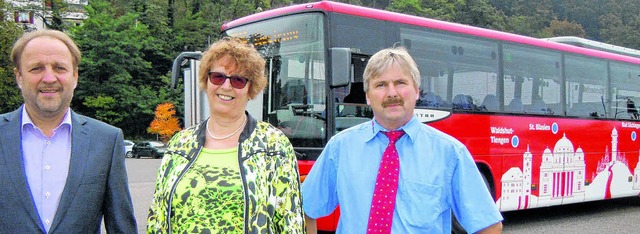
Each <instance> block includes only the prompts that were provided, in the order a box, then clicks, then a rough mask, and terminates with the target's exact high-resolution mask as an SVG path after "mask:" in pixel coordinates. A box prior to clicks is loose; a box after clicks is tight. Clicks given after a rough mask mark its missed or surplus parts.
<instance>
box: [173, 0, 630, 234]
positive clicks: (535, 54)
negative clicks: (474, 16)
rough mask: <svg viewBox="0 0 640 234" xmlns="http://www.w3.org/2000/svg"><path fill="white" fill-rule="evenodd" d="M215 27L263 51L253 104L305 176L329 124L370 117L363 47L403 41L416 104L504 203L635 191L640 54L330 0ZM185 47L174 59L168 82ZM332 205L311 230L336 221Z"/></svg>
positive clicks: (517, 206)
mask: <svg viewBox="0 0 640 234" xmlns="http://www.w3.org/2000/svg"><path fill="white" fill-rule="evenodd" d="M222 31H223V35H224V36H227V35H228V36H235V37H243V38H245V39H246V40H247V41H248V42H250V43H253V44H254V45H255V46H256V48H257V49H258V50H259V51H260V53H261V54H262V55H263V56H264V58H265V59H266V61H267V65H266V66H267V78H268V80H269V85H268V88H267V89H266V90H265V92H264V93H262V94H261V95H259V96H258V98H256V99H255V100H252V101H251V102H250V104H249V109H250V110H249V112H250V113H251V114H252V115H253V116H255V117H257V118H258V119H261V120H263V121H267V122H269V123H271V124H273V125H274V126H277V127H279V128H280V129H282V130H283V131H284V132H285V134H287V136H288V137H289V139H290V140H291V142H292V143H293V145H294V146H295V149H296V152H297V154H298V159H299V169H300V174H301V175H302V179H304V176H305V175H306V174H307V173H308V172H309V170H310V169H311V167H312V165H313V163H314V160H315V159H316V158H317V157H318V155H319V154H320V152H321V151H322V149H323V146H324V145H325V144H326V142H327V140H328V139H329V138H331V136H333V135H335V134H336V133H337V132H339V131H341V130H343V129H345V128H348V127H350V126H354V125H356V124H359V123H361V122H364V121H368V120H370V119H371V118H372V111H371V109H370V108H369V107H368V106H367V105H366V104H365V100H364V93H363V92H364V91H363V89H362V81H363V79H362V73H363V70H364V67H365V65H366V63H367V60H368V58H369V56H371V55H372V54H373V53H375V52H376V51H378V50H380V49H383V48H386V47H391V46H393V45H403V46H404V47H406V48H407V49H408V50H409V52H410V53H411V54H412V56H413V57H414V59H415V60H416V62H417V63H418V67H419V69H420V72H421V76H422V78H421V79H422V87H420V89H421V98H420V100H419V101H418V103H417V109H416V111H415V114H416V116H417V117H418V118H420V120H422V122H424V123H425V124H429V125H431V126H433V127H435V128H438V129H440V130H442V131H444V132H446V133H448V134H450V135H452V136H454V137H455V138H457V139H458V140H460V141H461V142H462V143H464V144H465V145H466V146H467V147H468V149H469V151H470V152H471V154H472V155H473V157H474V158H475V161H476V164H477V166H478V169H479V170H480V172H481V174H482V176H483V178H484V179H485V181H486V184H487V187H488V189H489V190H490V192H491V194H492V195H493V196H494V198H495V201H496V206H498V207H499V209H500V210H501V211H511V210H522V209H530V208H536V207H544V206H554V205H561V204H568V203H577V202H585V201H593V200H603V199H610V198H617V197H628V196H637V195H638V194H639V193H640V180H639V178H638V177H639V176H640V165H639V157H640V139H639V137H638V134H639V133H640V121H639V120H638V119H639V115H638V109H637V108H636V106H635V103H636V102H638V101H640V59H639V58H636V57H632V56H627V55H623V54H619V53H612V52H607V51H605V50H597V49H590V48H583V47H578V46H573V45H568V44H562V43H558V42H553V41H550V40H543V39H536V38H530V37H525V36H520V35H515V34H510V33H505V32H499V31H493V30H488V29H482V28H477V27H472V26H467V25H461V24H455V23H449V22H443V21H438V20H433V19H427V18H420V17H415V16H410V15H405V14H399V13H393V12H388V11H382V10H376V9H370V8H365V7H360V6H353V5H348V4H343V3H336V2H330V1H322V2H316V3H308V4H301V5H294V6H289V7H283V8H279V9H273V10H269V11H265V12H260V13H256V14H254V15H250V16H247V17H243V18H240V19H237V20H234V21H231V22H229V23H227V24H225V25H223V26H222ZM195 54H196V55H197V53H195ZM191 55H193V53H185V54H184V56H181V57H179V58H178V59H177V60H176V62H175V63H174V82H175V80H176V78H175V76H177V72H176V71H178V70H180V68H181V67H180V64H181V63H182V60H183V59H185V58H192V59H196V60H197V57H198V56H191ZM196 60H192V61H195V62H196V63H197V61H196ZM192 66H193V65H192ZM191 70H194V69H193V67H191ZM185 75H191V77H194V76H193V75H194V74H191V73H189V69H187V71H186V72H185ZM189 80H191V81H189ZM189 82H192V83H190V84H189ZM196 83H197V82H195V79H193V78H191V79H185V87H187V86H189V87H196ZM194 93H195V91H191V92H190V93H188V94H186V95H188V96H189V95H191V96H193V97H194V100H195V99H196V98H197V96H198V95H197V94H194ZM187 99H190V98H187ZM203 100H205V99H203ZM187 101H188V102H190V105H192V106H194V107H193V108H194V109H193V110H191V109H189V108H185V112H186V115H188V116H190V115H199V116H200V117H198V118H195V119H194V120H193V121H195V122H199V121H201V120H203V118H206V115H207V113H208V111H206V110H204V109H203V110H196V108H197V107H198V106H206V105H202V104H198V103H200V101H189V100H187ZM185 119H187V118H186V117H185ZM425 153H428V152H425ZM337 217H338V216H337V215H335V214H334V215H332V216H329V217H326V218H323V219H320V220H319V221H318V225H319V229H320V230H325V231H333V230H335V227H336V224H337ZM454 229H455V228H454Z"/></svg>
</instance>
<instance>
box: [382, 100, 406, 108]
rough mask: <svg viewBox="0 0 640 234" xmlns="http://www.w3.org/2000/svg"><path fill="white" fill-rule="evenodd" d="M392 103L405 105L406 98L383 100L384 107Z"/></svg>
mask: <svg viewBox="0 0 640 234" xmlns="http://www.w3.org/2000/svg"><path fill="white" fill-rule="evenodd" d="M390 105H400V106H404V100H403V99H402V98H388V99H386V100H384V101H383V102H382V107H387V106H390Z"/></svg>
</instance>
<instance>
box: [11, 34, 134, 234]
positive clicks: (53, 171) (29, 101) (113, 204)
mask: <svg viewBox="0 0 640 234" xmlns="http://www.w3.org/2000/svg"><path fill="white" fill-rule="evenodd" d="M80 59H81V54H80V50H79V49H78V47H77V46H76V44H75V42H73V40H72V39H71V38H70V37H69V36H68V35H66V34H65V33H63V32H60V31H54V30H38V31H34V32H31V33H26V34H24V35H23V36H22V37H21V38H19V39H18V40H17V41H16V42H15V43H14V45H13V49H12V51H11V61H12V62H13V64H14V69H13V72H14V75H15V77H16V83H17V84H18V87H19V88H20V90H21V92H22V96H23V98H24V105H22V106H21V107H20V108H18V109H17V110H15V111H13V112H10V113H6V114H3V115H0V132H2V135H1V136H0V185H2V189H0V197H1V198H2V199H0V210H3V211H5V212H2V214H0V230H2V231H0V232H3V233H99V232H100V227H101V222H102V220H103V219H104V226H105V227H106V229H107V232H108V233H136V232H137V229H136V221H135V217H134V215H133V204H132V202H131V195H130V193H129V188H128V184H127V172H126V170H125V157H124V141H123V134H122V131H121V130H120V129H118V128H116V127H113V126H111V125H108V124H106V123H103V122H100V121H98V120H95V119H91V118H89V117H85V116H82V115H79V114H76V113H75V112H74V111H72V110H71V108H70V105H71V98H72V97H73V91H74V89H75V88H76V85H77V83H78V66H79V64H80Z"/></svg>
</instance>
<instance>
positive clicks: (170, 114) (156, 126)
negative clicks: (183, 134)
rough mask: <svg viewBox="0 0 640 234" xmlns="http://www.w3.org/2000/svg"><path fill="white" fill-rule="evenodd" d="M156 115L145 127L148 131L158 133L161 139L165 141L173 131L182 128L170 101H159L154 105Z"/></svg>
mask: <svg viewBox="0 0 640 234" xmlns="http://www.w3.org/2000/svg"><path fill="white" fill-rule="evenodd" d="M155 115H156V117H155V118H154V119H153V121H151V125H150V126H149V128H147V131H148V132H150V133H155V134H158V135H160V138H161V139H162V141H164V142H167V141H168V140H169V139H171V137H172V136H173V134H174V133H176V132H177V131H180V130H182V128H180V123H179V122H178V118H177V117H176V116H175V115H176V110H175V107H174V106H173V104H171V103H168V102H167V103H161V104H158V106H157V107H156V112H155Z"/></svg>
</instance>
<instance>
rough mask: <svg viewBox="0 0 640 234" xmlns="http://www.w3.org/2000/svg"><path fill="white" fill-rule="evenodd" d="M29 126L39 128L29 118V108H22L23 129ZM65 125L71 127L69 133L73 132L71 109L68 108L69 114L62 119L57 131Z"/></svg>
mask: <svg viewBox="0 0 640 234" xmlns="http://www.w3.org/2000/svg"><path fill="white" fill-rule="evenodd" d="M27 124H30V125H31V126H33V127H34V128H37V126H36V125H35V124H34V123H33V120H31V117H29V114H28V113H27V108H26V107H24V106H22V128H24V126H25V125H27ZM64 124H67V125H69V132H71V126H72V125H71V108H67V112H66V113H65V114H64V117H62V122H60V124H59V125H58V126H57V127H56V128H55V129H56V130H57V129H58V128H60V126H62V125H64ZM38 129H39V128H38ZM54 131H55V130H54Z"/></svg>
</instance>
